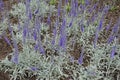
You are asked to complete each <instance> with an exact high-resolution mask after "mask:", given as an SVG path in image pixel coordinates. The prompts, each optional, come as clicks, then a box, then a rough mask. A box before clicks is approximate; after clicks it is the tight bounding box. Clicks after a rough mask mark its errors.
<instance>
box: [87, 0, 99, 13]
mask: <svg viewBox="0 0 120 80" xmlns="http://www.w3.org/2000/svg"><path fill="white" fill-rule="evenodd" d="M97 5H98V2H97V3H96V4H94V5H93V7H92V8H90V9H89V10H88V11H89V13H92V12H93V10H95V9H96V7H97Z"/></svg>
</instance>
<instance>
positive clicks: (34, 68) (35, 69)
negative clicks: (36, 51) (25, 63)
mask: <svg viewBox="0 0 120 80" xmlns="http://www.w3.org/2000/svg"><path fill="white" fill-rule="evenodd" d="M30 69H31V70H32V71H37V70H38V68H36V67H30Z"/></svg>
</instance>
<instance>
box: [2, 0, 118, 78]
mask: <svg viewBox="0 0 120 80" xmlns="http://www.w3.org/2000/svg"><path fill="white" fill-rule="evenodd" d="M71 2H72V1H71ZM84 7H85V6H84ZM88 7H89V6H88ZM88 7H85V8H84V10H83V8H81V7H80V6H79V7H78V8H77V10H78V11H77V10H76V14H77V15H72V16H70V15H69V14H68V13H66V14H64V13H63V14H64V16H63V15H62V19H63V22H62V21H61V22H59V23H58V24H57V20H56V21H55V22H54V24H55V25H52V26H54V30H56V32H55V33H56V34H54V31H53V34H52V37H51V34H50V33H49V29H50V26H49V25H48V24H46V23H45V22H42V21H40V22H37V21H38V20H41V18H44V17H49V15H52V14H54V13H57V9H56V8H55V5H49V4H48V3H47V2H46V1H45V0H26V1H24V0H23V1H21V2H20V3H18V4H15V5H14V6H13V7H12V10H11V11H10V12H9V13H10V15H11V16H13V17H17V18H18V19H19V23H18V24H12V23H11V24H9V25H10V26H11V28H12V29H13V31H15V32H16V34H13V33H12V39H13V41H16V43H21V45H22V48H23V49H22V50H21V51H19V55H18V57H17V59H18V60H17V62H16V64H15V63H14V61H13V62H12V60H11V61H10V60H9V59H8V57H9V56H12V59H13V60H14V57H15V54H14V52H15V49H16V48H13V52H12V53H11V54H10V55H8V56H7V57H6V58H5V59H4V60H2V61H1V62H0V68H1V70H4V71H5V72H9V73H10V78H11V80H12V79H14V80H16V79H18V78H19V79H21V80H23V79H25V78H24V76H26V74H25V71H26V70H28V75H27V76H28V77H29V78H30V77H32V76H34V75H35V76H37V77H36V79H37V80H44V79H45V80H59V79H64V78H69V79H72V80H91V79H92V80H98V79H102V78H104V79H105V80H113V79H114V78H113V76H114V74H113V73H114V72H115V70H117V71H119V68H120V64H119V56H118V55H120V45H119V44H117V43H118V38H116V39H114V40H113V41H112V43H110V44H107V43H103V44H96V46H97V47H96V48H94V46H93V43H94V41H93V43H92V44H89V39H90V38H91V37H92V36H94V35H95V33H96V28H97V27H98V26H99V23H100V20H101V18H102V15H103V12H98V15H97V17H96V18H95V21H93V23H89V25H88V19H87V18H86V16H88V15H89V14H90V13H89V12H88V10H89V8H88ZM62 9H63V10H62V11H65V9H66V8H65V7H62ZM79 11H82V13H79ZM48 14H49V15H48ZM72 14H73V13H72ZM38 17H41V18H40V19H39V18H38ZM28 20H29V22H27V21H28ZM58 21H59V20H58ZM64 21H65V23H66V24H65V28H64V31H65V34H66V35H67V37H70V36H71V35H72V37H70V39H69V40H68V41H66V45H65V46H66V50H65V51H64V50H63V49H62V48H61V47H59V46H58V45H59V40H60V38H61V34H60V31H59V29H61V27H60V26H61V25H64V24H63V23H64ZM39 23H40V24H39ZM26 25H27V26H28V27H27V30H26V31H28V33H29V34H27V33H26V34H25V33H24V30H25V28H26V27H25V26H26ZM36 26H40V27H39V28H40V30H39V29H38V27H37V29H38V30H36ZM103 30H104V28H102V29H101V30H100V32H99V33H102V31H103ZM35 31H36V32H37V31H38V32H39V33H38V32H37V34H39V35H42V36H43V37H44V38H43V40H41V41H40V42H41V43H40V45H43V46H42V48H41V49H44V50H42V51H43V52H44V51H45V54H41V52H40V51H39V50H38V49H37V48H36V46H37V45H36V44H37V40H36V37H35V36H33V33H34V32H35ZM23 34H25V35H24V37H25V39H24V37H23ZM39 35H38V36H37V38H40V36H39ZM54 35H56V36H55V37H53V36H54ZM98 36H100V35H98ZM41 39H42V38H41ZM53 39H54V40H55V43H54V45H52V40H53ZM75 42H76V43H79V44H80V45H83V48H84V50H83V53H86V54H85V55H87V56H90V58H91V59H90V61H89V65H88V66H86V67H84V66H82V64H81V63H79V61H78V60H74V58H72V57H71V55H70V54H68V52H67V51H69V50H72V48H71V47H70V46H71V45H74V44H75ZM113 46H115V49H116V52H117V56H115V57H114V58H113V59H111V58H110V54H111V52H112V51H113V50H114V48H113ZM46 50H49V53H48V52H47V51H46ZM47 53H48V54H47ZM78 54H82V51H80V52H79V53H78ZM80 59H81V57H80ZM105 68H106V70H104V69H105ZM116 77H117V79H119V78H120V76H119V75H117V76H116Z"/></svg>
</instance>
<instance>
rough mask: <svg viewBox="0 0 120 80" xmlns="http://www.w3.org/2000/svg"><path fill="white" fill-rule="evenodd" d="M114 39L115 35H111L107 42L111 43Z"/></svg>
mask: <svg viewBox="0 0 120 80" xmlns="http://www.w3.org/2000/svg"><path fill="white" fill-rule="evenodd" d="M114 39H115V36H112V35H110V37H109V38H108V41H107V43H108V44H110V43H111V42H112V41H113V40H114Z"/></svg>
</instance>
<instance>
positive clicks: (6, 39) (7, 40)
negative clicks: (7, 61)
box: [4, 37, 11, 45]
mask: <svg viewBox="0 0 120 80" xmlns="http://www.w3.org/2000/svg"><path fill="white" fill-rule="evenodd" d="M4 39H5V41H6V42H7V43H8V44H9V45H11V43H10V40H9V39H8V38H7V37H4Z"/></svg>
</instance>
